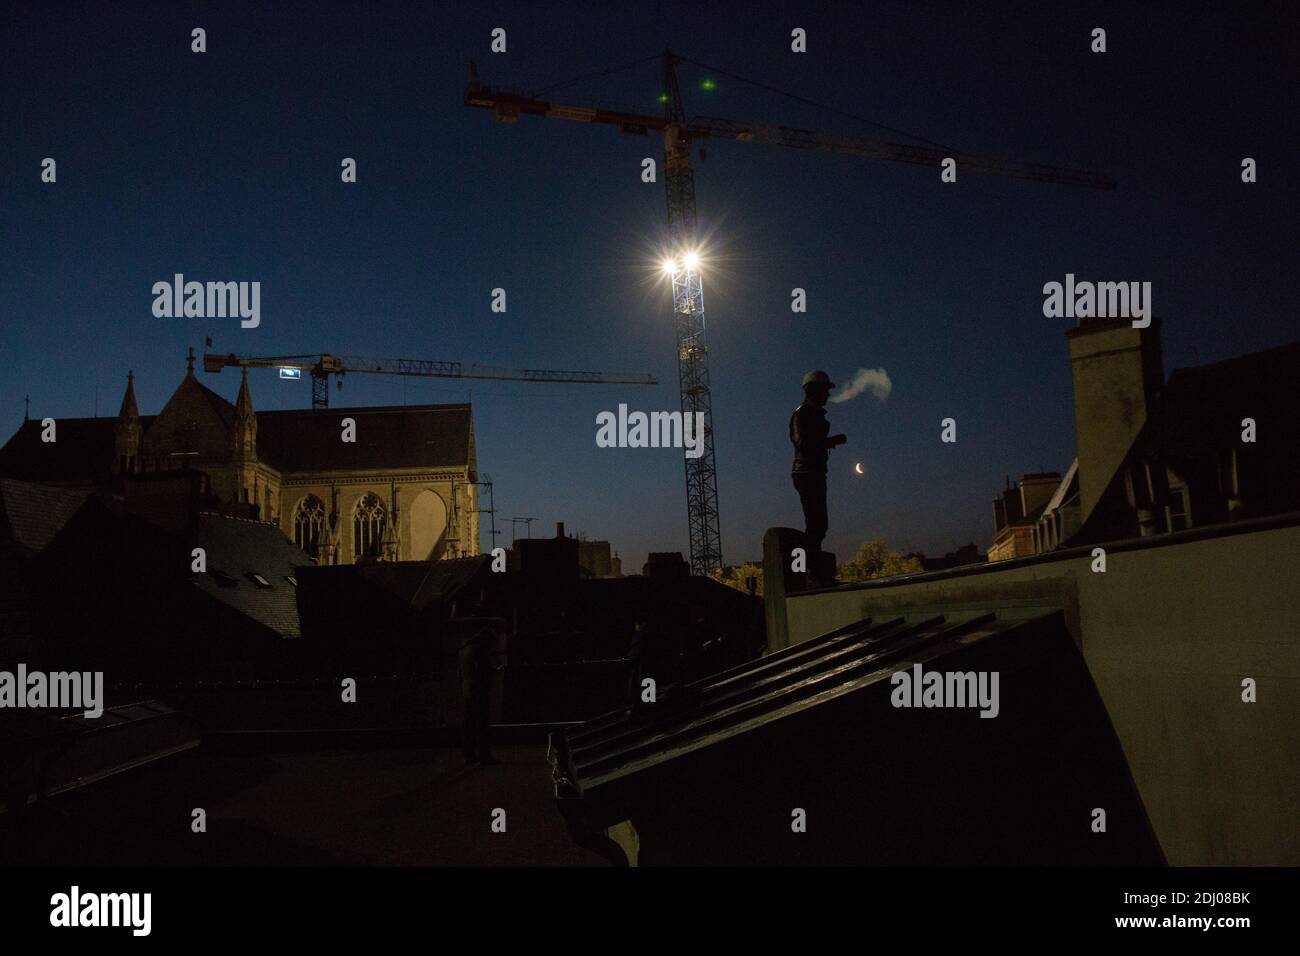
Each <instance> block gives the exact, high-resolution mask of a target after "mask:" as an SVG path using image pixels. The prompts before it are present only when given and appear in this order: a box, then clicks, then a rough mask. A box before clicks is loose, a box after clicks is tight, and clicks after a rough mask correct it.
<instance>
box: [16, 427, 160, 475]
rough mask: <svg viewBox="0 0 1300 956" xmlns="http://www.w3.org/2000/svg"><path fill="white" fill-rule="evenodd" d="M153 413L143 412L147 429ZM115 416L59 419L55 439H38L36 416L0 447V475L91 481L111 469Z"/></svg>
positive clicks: (39, 434) (38, 429) (39, 435)
mask: <svg viewBox="0 0 1300 956" xmlns="http://www.w3.org/2000/svg"><path fill="white" fill-rule="evenodd" d="M155 417H156V416H153V415H144V416H141V418H140V427H141V428H143V429H145V430H147V429H148V428H149V426H150V425H151V424H153V420H154V418H155ZM116 421H117V419H116V417H112V418H109V417H104V418H60V419H58V420H57V422H56V431H55V436H56V438H57V441H52V442H43V441H41V431H42V429H41V423H40V420H39V419H35V418H33V419H30V420H28V421H25V422H23V423H22V425H21V426H19V428H18V431H16V432H14V434H13V437H12V438H10V439H9V441H7V442H5V444H4V446H3V447H0V475H4V476H5V477H6V478H18V479H21V480H23V481H49V482H86V483H90V482H94V481H95V480H96V479H98V478H101V477H103V476H105V475H107V474H109V472H111V471H112V469H113V425H114V424H115V423H116Z"/></svg>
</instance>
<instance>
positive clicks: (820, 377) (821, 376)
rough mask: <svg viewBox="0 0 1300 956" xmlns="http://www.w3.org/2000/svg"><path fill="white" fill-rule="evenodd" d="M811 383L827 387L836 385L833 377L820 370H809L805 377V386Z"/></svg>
mask: <svg viewBox="0 0 1300 956" xmlns="http://www.w3.org/2000/svg"><path fill="white" fill-rule="evenodd" d="M809 385H825V386H826V387H827V388H834V387H835V383H834V382H832V381H831V377H830V376H829V375H827V374H826V373H825V372H823V371H820V370H819V371H816V372H809V373H808V374H807V375H805V376H804V377H803V387H804V388H807V387H808V386H809Z"/></svg>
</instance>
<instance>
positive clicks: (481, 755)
mask: <svg viewBox="0 0 1300 956" xmlns="http://www.w3.org/2000/svg"><path fill="white" fill-rule="evenodd" d="M458 619H459V621H460V624H461V626H462V627H463V628H465V630H464V631H463V633H462V635H461V640H460V652H459V654H458V655H457V665H458V667H457V670H458V673H459V674H460V693H461V697H462V699H463V700H464V703H465V722H464V724H463V725H462V727H461V749H462V750H463V751H464V754H465V762H466V763H467V764H475V763H481V764H493V763H496V762H497V760H496V758H495V757H493V756H492V749H491V746H490V741H489V738H488V734H489V727H490V723H489V722H490V718H491V699H492V697H491V694H492V655H493V652H494V651H495V645H496V640H497V628H498V626H499V625H500V624H501V623H502V622H501V621H500V620H499V619H498V618H494V617H489V616H488V614H487V594H486V593H485V592H480V593H479V596H478V600H477V601H476V602H475V603H474V605H473V606H472V607H471V608H470V611H469V614H468V615H466V616H464V617H460V616H458Z"/></svg>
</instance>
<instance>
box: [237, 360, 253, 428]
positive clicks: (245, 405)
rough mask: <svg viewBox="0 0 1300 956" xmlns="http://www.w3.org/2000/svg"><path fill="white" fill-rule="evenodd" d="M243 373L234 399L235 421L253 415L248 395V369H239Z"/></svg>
mask: <svg viewBox="0 0 1300 956" xmlns="http://www.w3.org/2000/svg"><path fill="white" fill-rule="evenodd" d="M239 371H240V372H241V373H243V374H242V375H241V377H240V379H239V397H238V398H236V399H235V418H236V420H239V419H245V418H248V417H249V416H251V415H252V414H253V399H252V396H250V395H249V394H248V369H247V368H241V369H240V370H239Z"/></svg>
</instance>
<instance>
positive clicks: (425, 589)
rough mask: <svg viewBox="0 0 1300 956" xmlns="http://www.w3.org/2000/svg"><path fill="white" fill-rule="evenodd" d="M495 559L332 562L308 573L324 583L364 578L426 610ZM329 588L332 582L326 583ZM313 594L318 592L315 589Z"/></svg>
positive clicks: (408, 602) (335, 585)
mask: <svg viewBox="0 0 1300 956" xmlns="http://www.w3.org/2000/svg"><path fill="white" fill-rule="evenodd" d="M490 560H491V558H490V557H489V556H488V555H478V556H476V557H472V558H451V559H447V560H444V561H375V562H373V563H369V564H343V565H329V566H324V567H317V568H313V569H311V570H310V571H308V572H306V573H305V574H304V578H312V579H314V580H317V581H319V582H321V583H324V582H335V583H334V585H333V588H334V589H335V591H336V593H337V587H338V583H337V582H338V579H340V578H344V579H350V580H361V581H365V582H366V583H368V584H370V585H372V586H374V587H376V588H378V589H379V590H381V591H383V592H385V593H387V594H390V595H392V596H394V597H396V598H397V599H398V600H400V601H401V602H403V603H404V604H409V605H410V606H411V607H413V608H415V609H416V610H417V611H422V610H424V609H425V608H426V607H428V606H429V604H431V603H432V602H433V601H435V600H440V599H441V600H444V601H445V600H448V599H450V598H451V597H453V596H455V594H456V593H457V592H458V591H460V589H461V588H463V587H464V586H465V585H466V584H468V583H469V582H470V581H471V580H472V579H473V578H474V576H475V575H477V574H478V573H479V572H480V571H481V570H482V569H483V568H484V567H485V566H486V565H487V564H488V562H489V561H490ZM326 587H330V585H328V584H326ZM312 593H313V594H315V593H316V592H315V591H313V592H312Z"/></svg>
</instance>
